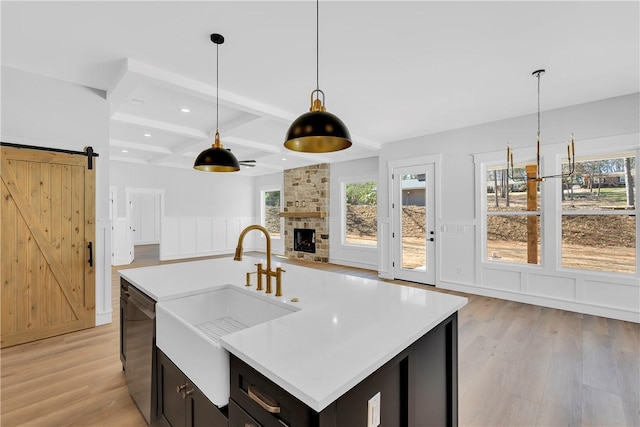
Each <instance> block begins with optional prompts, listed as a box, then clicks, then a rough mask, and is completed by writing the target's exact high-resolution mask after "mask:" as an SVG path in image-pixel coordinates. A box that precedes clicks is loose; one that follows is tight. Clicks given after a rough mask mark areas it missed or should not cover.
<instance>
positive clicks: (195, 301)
mask: <svg viewBox="0 0 640 427" xmlns="http://www.w3.org/2000/svg"><path fill="white" fill-rule="evenodd" d="M294 311H298V308H296V307H292V306H291V305H289V304H287V303H284V302H281V301H279V300H277V299H275V298H274V297H271V296H267V295H265V294H264V293H260V292H257V291H256V290H254V289H245V288H241V287H238V286H234V285H224V286H221V287H218V288H216V289H214V290H211V291H208V292H203V293H199V294H196V295H190V296H187V297H183V298H177V299H173V300H169V301H163V302H159V303H158V304H157V306H156V345H157V346H158V348H160V349H161V350H162V351H163V352H164V353H165V354H166V355H167V356H168V357H169V358H170V359H171V360H172V361H173V363H175V364H176V365H177V366H178V367H179V368H180V369H181V370H182V372H184V373H185V374H186V375H187V377H189V379H191V381H193V383H194V384H195V385H196V386H197V387H198V388H199V389H200V390H201V391H202V392H203V393H204V394H205V395H206V396H207V397H208V398H209V400H211V401H212V402H213V403H214V404H215V405H217V406H225V405H226V404H227V403H228V402H229V353H228V352H227V350H225V349H224V348H223V347H222V346H221V345H220V343H219V338H220V337H221V336H223V335H226V334H231V333H234V332H236V331H238V330H241V329H244V328H248V327H251V326H254V325H257V324H260V323H264V322H267V321H269V320H273V319H276V318H278V317H281V316H284V315H286V314H290V313H292V312H294Z"/></svg>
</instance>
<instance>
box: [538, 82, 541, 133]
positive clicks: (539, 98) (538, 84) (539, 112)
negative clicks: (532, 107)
mask: <svg viewBox="0 0 640 427" xmlns="http://www.w3.org/2000/svg"><path fill="white" fill-rule="evenodd" d="M540 75H541V73H538V139H540Z"/></svg>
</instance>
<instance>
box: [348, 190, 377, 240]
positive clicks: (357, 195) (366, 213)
mask: <svg viewBox="0 0 640 427" xmlns="http://www.w3.org/2000/svg"><path fill="white" fill-rule="evenodd" d="M377 187H378V185H377V183H376V182H375V181H366V182H351V183H345V185H344V194H345V198H344V201H343V202H344V207H345V209H344V212H345V217H344V224H345V226H344V242H345V243H347V244H350V245H365V246H377V244H378V188H377Z"/></svg>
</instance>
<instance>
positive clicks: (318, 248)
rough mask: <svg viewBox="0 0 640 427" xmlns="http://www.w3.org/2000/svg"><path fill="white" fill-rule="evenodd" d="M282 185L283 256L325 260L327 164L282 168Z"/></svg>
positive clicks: (326, 251) (327, 215) (327, 253)
mask: <svg viewBox="0 0 640 427" xmlns="http://www.w3.org/2000/svg"><path fill="white" fill-rule="evenodd" d="M283 188H284V210H283V212H281V213H280V216H282V217H284V254H285V256H286V257H287V258H291V259H300V260H306V261H315V262H329V164H328V163H322V164H318V165H311V166H305V167H301V168H296V169H287V170H285V171H284V185H283ZM304 230H306V231H304Z"/></svg>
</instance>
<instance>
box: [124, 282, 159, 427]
mask: <svg viewBox="0 0 640 427" xmlns="http://www.w3.org/2000/svg"><path fill="white" fill-rule="evenodd" d="M120 292H121V301H123V302H124V305H125V307H124V309H123V310H122V311H123V314H124V319H121V320H123V323H122V334H123V336H124V339H123V342H122V343H121V344H122V347H123V348H122V350H123V351H124V358H125V360H126V363H125V364H124V365H123V366H124V368H125V378H126V380H127V387H128V389H129V394H130V395H131V398H132V399H133V401H134V402H135V404H136V405H137V406H138V409H139V410H140V412H141V413H142V416H143V417H144V419H145V421H146V422H147V424H150V423H151V422H152V421H154V420H155V418H156V406H157V405H156V402H155V400H156V398H155V389H156V384H155V379H156V375H155V369H156V354H155V351H154V350H155V343H156V336H155V330H156V325H155V324H156V302H155V301H154V300H153V299H151V298H149V297H148V296H146V295H145V294H144V293H142V292H141V291H139V290H138V289H136V288H135V287H134V286H132V285H131V284H130V283H128V282H127V281H126V280H124V279H122V280H121V281H120Z"/></svg>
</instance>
